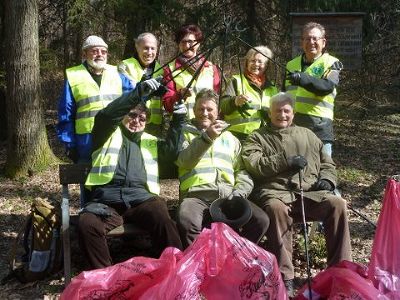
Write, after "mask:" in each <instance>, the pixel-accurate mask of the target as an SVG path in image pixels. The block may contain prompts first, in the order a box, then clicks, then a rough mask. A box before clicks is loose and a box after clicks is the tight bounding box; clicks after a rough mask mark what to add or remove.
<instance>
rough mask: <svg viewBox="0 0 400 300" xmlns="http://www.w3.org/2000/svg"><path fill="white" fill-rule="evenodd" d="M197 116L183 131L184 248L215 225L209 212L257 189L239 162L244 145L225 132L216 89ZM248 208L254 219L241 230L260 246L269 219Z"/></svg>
mask: <svg viewBox="0 0 400 300" xmlns="http://www.w3.org/2000/svg"><path fill="white" fill-rule="evenodd" d="M193 111H194V115H195V118H194V119H192V120H191V124H188V125H185V126H184V128H183V133H184V142H183V150H182V151H181V152H180V153H179V155H178V159H177V161H176V164H177V165H178V171H179V181H180V186H179V188H180V198H181V199H183V200H182V202H181V205H180V207H179V212H178V229H179V233H180V235H181V240H182V244H183V246H184V247H187V246H189V245H190V244H191V243H192V242H193V240H194V239H195V238H196V236H197V235H198V234H199V233H200V232H201V230H202V228H203V227H206V226H209V224H210V223H211V218H210V212H209V208H210V205H211V203H212V202H213V201H215V200H216V199H218V198H233V197H241V198H244V199H246V198H247V196H248V195H249V194H250V192H251V190H252V188H253V180H252V179H251V177H250V175H249V174H248V173H247V171H246V170H245V169H244V168H243V163H242V161H241V158H240V150H241V145H240V142H239V140H238V139H237V138H236V137H234V136H233V134H232V133H230V132H229V131H225V130H224V129H225V128H226V125H227V124H226V123H225V122H224V121H222V120H218V95H217V94H215V92H214V91H213V90H211V89H203V90H201V91H200V92H199V93H198V94H197V95H196V99H195V105H194V108H193ZM228 201H229V200H228ZM245 201H248V200H245ZM249 204H250V205H251V209H252V217H251V219H250V220H249V221H248V223H247V224H245V225H244V226H243V227H242V230H241V235H242V236H244V237H245V238H247V239H249V240H250V241H252V242H254V243H258V242H259V241H260V239H261V238H262V237H263V236H264V234H265V232H266V231H267V228H268V224H269V220H268V217H267V215H266V214H265V213H264V212H263V211H262V209H260V208H259V207H257V206H256V205H254V204H253V203H252V202H249Z"/></svg>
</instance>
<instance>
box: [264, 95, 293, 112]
mask: <svg viewBox="0 0 400 300" xmlns="http://www.w3.org/2000/svg"><path fill="white" fill-rule="evenodd" d="M283 103H287V104H289V105H290V106H291V107H292V108H293V109H294V106H295V103H296V101H295V99H294V97H293V96H292V94H289V93H287V92H280V93H278V94H275V95H273V96H272V97H271V99H270V105H269V107H272V105H274V104H283Z"/></svg>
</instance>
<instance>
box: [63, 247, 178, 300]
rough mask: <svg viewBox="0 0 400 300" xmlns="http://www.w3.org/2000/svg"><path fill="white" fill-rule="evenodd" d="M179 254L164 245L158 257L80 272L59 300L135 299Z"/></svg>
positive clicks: (169, 270) (173, 262) (167, 271)
mask: <svg viewBox="0 0 400 300" xmlns="http://www.w3.org/2000/svg"><path fill="white" fill-rule="evenodd" d="M181 254H182V253H181V252H180V250H178V249H175V248H167V249H165V250H164V252H163V253H162V255H161V256H160V258H159V259H154V258H148V257H133V258H131V259H129V260H127V261H125V262H122V263H119V264H115V265H113V266H110V267H107V268H104V269H97V270H93V271H87V272H82V273H80V274H79V275H78V276H76V277H75V278H73V279H72V281H71V283H70V284H69V285H68V286H67V288H66V289H65V290H64V292H63V293H62V294H61V300H64V299H65V300H72V299H74V300H75V299H110V300H111V299H138V298H140V296H141V295H142V294H143V293H144V292H145V291H146V290H148V289H149V288H150V287H151V286H154V285H156V284H157V283H159V282H161V281H162V280H163V279H164V277H165V276H167V274H169V273H170V272H172V270H174V268H175V265H176V261H177V260H178V259H179V256H180V255H181Z"/></svg>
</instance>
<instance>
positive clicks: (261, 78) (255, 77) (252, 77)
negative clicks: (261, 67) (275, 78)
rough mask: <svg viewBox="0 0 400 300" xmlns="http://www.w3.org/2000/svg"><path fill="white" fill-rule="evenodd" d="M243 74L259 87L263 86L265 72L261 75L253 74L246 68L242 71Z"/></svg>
mask: <svg viewBox="0 0 400 300" xmlns="http://www.w3.org/2000/svg"><path fill="white" fill-rule="evenodd" d="M244 75H245V76H246V77H247V78H248V79H249V80H250V81H251V82H252V83H253V84H255V85H256V86H258V87H259V88H261V87H263V86H264V84H265V80H266V78H265V74H262V75H255V74H253V73H250V72H249V71H248V70H246V71H244Z"/></svg>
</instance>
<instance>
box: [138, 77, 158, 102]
mask: <svg viewBox="0 0 400 300" xmlns="http://www.w3.org/2000/svg"><path fill="white" fill-rule="evenodd" d="M161 80H162V77H158V78H151V79H148V80H145V81H143V82H140V83H139V84H138V87H137V88H138V89H139V94H140V97H148V96H150V95H151V94H153V93H154V92H155V91H157V90H158V89H159V87H160V86H161V83H160V81H161Z"/></svg>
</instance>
